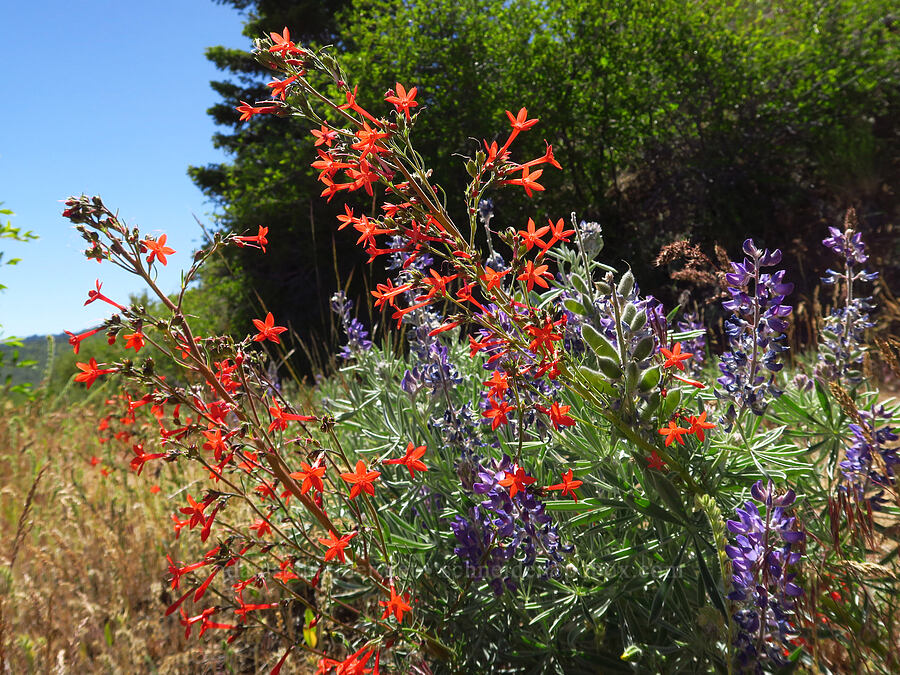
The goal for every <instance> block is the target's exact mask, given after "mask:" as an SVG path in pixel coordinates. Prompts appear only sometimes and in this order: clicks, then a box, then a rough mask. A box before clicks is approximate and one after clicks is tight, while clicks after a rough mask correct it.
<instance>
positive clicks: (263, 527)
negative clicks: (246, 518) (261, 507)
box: [250, 518, 272, 539]
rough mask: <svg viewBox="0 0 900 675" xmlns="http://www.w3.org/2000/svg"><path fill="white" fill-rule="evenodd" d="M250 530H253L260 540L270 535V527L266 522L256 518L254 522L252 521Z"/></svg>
mask: <svg viewBox="0 0 900 675" xmlns="http://www.w3.org/2000/svg"><path fill="white" fill-rule="evenodd" d="M250 529H251V530H254V531H255V532H256V536H257V537H259V538H260V539H261V538H262V537H264V536H265V535H267V534H271V533H272V526H271V525H270V524H269V521H268V520H265V519H263V518H257V519H256V520H255V521H253V524H252V525H251V526H250Z"/></svg>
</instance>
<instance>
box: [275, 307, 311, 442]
mask: <svg viewBox="0 0 900 675" xmlns="http://www.w3.org/2000/svg"><path fill="white" fill-rule="evenodd" d="M269 316H272V315H271V314H269ZM269 414H271V415H272V423H271V424H269V431H274V430H275V429H278V430H279V431H284V430H285V429H287V425H288V422H315V421H316V419H317V418H316V416H315V415H297V414H295V413H288V412H285V411H284V408H282V407H281V406H280V405H278V401H272V405H271V406H269Z"/></svg>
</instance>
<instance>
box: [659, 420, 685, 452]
mask: <svg viewBox="0 0 900 675" xmlns="http://www.w3.org/2000/svg"><path fill="white" fill-rule="evenodd" d="M659 433H661V434H662V435H663V436H665V437H666V447H667V448H668V447H669V446H670V445H672V441H678V443H679V444H680V445H684V439H683V438H682V436H684V435H685V434H686V433H688V430H687V429H685V428H684V427H680V426H678V423H677V422H676V421H675V420H671V421H670V422H669V426H668V427H663V428H662V429H660V430H659Z"/></svg>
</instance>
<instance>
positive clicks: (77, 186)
mask: <svg viewBox="0 0 900 675" xmlns="http://www.w3.org/2000/svg"><path fill="white" fill-rule="evenodd" d="M0 23H2V25H3V29H2V44H3V57H2V59H0V100H2V101H3V103H2V105H0V201H2V202H4V206H3V208H8V209H12V210H13V211H14V212H15V214H16V215H15V216H13V217H12V218H11V219H10V220H11V222H12V223H13V225H15V226H20V227H22V228H24V229H29V230H33V231H34V232H35V233H36V234H38V235H40V239H39V240H37V241H34V242H31V243H28V244H16V243H9V242H7V241H6V240H2V241H0V250H2V251H4V259H6V258H8V257H20V258H22V262H21V263H19V264H18V265H17V266H3V267H0V283H3V284H6V286H7V287H8V288H7V290H6V291H3V292H2V293H0V325H2V328H0V332H2V334H3V335H7V336H8V335H18V336H22V337H24V336H28V335H32V334H36V333H60V332H62V331H63V330H71V331H77V330H80V329H84V328H87V327H89V326H92V325H96V324H97V323H98V322H99V321H100V320H102V319H103V318H105V316H106V311H105V309H107V308H108V307H105V306H104V305H103V304H102V303H94V304H91V305H88V306H87V307H83V306H82V305H83V302H84V300H86V299H87V293H88V290H89V289H91V288H93V286H94V280H95V279H97V278H99V279H100V280H101V281H103V283H104V285H103V290H104V293H105V294H107V295H109V296H110V297H112V298H113V299H116V300H119V301H125V300H127V298H128V295H129V293H132V292H136V291H138V290H140V289H141V286H140V284H139V283H138V282H137V280H136V278H134V277H129V276H128V275H127V274H125V273H124V272H121V271H120V270H118V268H115V267H113V266H112V265H111V264H109V263H103V264H100V265H98V264H97V263H96V262H91V261H87V260H85V258H84V257H83V256H82V254H81V251H82V250H83V248H84V246H83V245H82V243H81V239H80V238H79V236H78V234H77V233H76V232H75V231H74V229H72V227H71V226H70V225H69V223H68V221H66V220H64V219H63V218H62V217H61V215H60V213H61V212H62V209H63V208H64V207H63V205H62V204H61V203H59V200H62V199H65V198H66V197H67V196H69V195H70V194H76V195H77V194H80V193H82V192H84V193H85V194H88V195H93V194H99V195H101V196H102V197H103V199H104V201H105V202H106V203H107V205H109V206H110V207H111V208H113V209H118V210H119V215H120V216H121V217H123V218H124V219H125V220H126V221H127V222H129V223H133V224H135V225H138V226H140V227H141V229H142V231H144V232H147V233H151V234H160V233H162V232H166V233H167V234H168V242H167V244H168V245H169V246H171V247H172V248H175V249H177V251H178V253H177V254H176V255H174V256H171V257H170V259H169V265H168V270H166V272H165V273H164V274H162V275H160V280H161V282H162V286H163V288H164V290H166V291H168V292H171V291H174V290H176V289H177V286H178V280H179V274H178V270H180V269H181V268H186V267H187V266H188V262H189V260H190V257H189V256H190V252H191V250H192V249H193V248H195V247H197V245H198V243H199V241H200V229H199V227H198V226H197V224H196V222H195V221H194V218H193V214H196V215H197V216H198V217H199V218H200V219H201V220H203V221H204V222H206V223H209V221H210V214H211V212H212V210H213V207H212V205H211V204H209V203H208V202H206V201H205V199H204V197H203V194H202V193H201V192H200V191H199V190H198V189H197V188H196V187H194V185H193V183H192V182H191V180H190V179H189V178H188V176H187V168H188V166H189V165H202V164H207V163H209V162H214V161H219V160H221V159H224V155H223V154H222V153H221V152H220V151H218V150H215V149H214V148H213V146H212V140H211V138H212V135H213V133H214V132H215V131H216V127H215V125H214V124H213V122H212V120H211V119H210V118H209V117H208V116H207V114H206V109H207V108H208V107H209V106H211V105H212V104H213V103H215V102H216V100H217V96H216V94H215V92H213V90H212V89H211V88H210V86H209V82H210V80H213V79H222V76H223V74H222V73H221V72H220V71H217V70H216V69H215V68H214V67H213V65H212V64H211V63H209V62H208V61H207V60H206V58H205V56H204V49H205V48H206V47H209V46H213V45H219V44H221V45H226V46H229V47H239V48H243V49H249V48H250V41H249V40H248V39H247V38H245V37H243V36H242V35H241V28H242V15H241V14H240V13H238V12H237V11H235V10H234V9H233V8H231V7H224V6H221V5H217V4H215V3H214V2H213V1H212V0H152V1H151V2H128V1H124V2H123V1H122V0H105V1H103V0H75V1H72V0H45V1H44V2H33V3H32V2H10V3H3V8H2V9H0Z"/></svg>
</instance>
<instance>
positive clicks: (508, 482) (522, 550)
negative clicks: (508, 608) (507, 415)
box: [451, 455, 580, 595]
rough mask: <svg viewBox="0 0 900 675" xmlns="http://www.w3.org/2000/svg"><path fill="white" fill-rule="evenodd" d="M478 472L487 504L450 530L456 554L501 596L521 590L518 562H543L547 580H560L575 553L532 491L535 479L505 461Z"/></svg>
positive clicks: (479, 467) (473, 576) (459, 518)
mask: <svg viewBox="0 0 900 675" xmlns="http://www.w3.org/2000/svg"><path fill="white" fill-rule="evenodd" d="M476 471H477V477H476V480H475V482H474V484H473V486H472V489H473V492H474V493H475V495H478V496H481V497H482V499H483V501H482V502H481V503H480V504H478V505H476V506H474V507H472V509H471V511H470V517H469V518H463V517H462V516H457V517H456V519H455V520H454V521H453V523H452V524H451V527H452V529H453V533H454V535H456V540H457V542H458V544H459V545H458V546H457V547H456V548H455V549H454V552H455V553H456V555H458V556H459V557H460V559H461V560H462V561H463V563H464V564H465V567H466V572H467V574H468V575H469V577H470V578H471V579H474V580H482V579H484V580H487V582H488V583H489V584H490V586H491V588H492V589H493V591H494V593H495V594H497V595H500V594H501V593H503V591H504V590H505V589H508V590H511V591H514V590H515V589H516V588H517V582H516V580H515V579H513V578H512V577H511V576H510V575H509V574H507V571H508V564H509V563H510V562H511V561H512V560H514V559H515V560H518V561H519V562H520V563H521V564H522V565H523V566H524V567H526V568H529V567H531V566H533V565H534V563H535V562H536V561H537V559H538V557H539V556H540V557H541V558H543V561H544V565H543V567H544V569H543V574H545V575H546V574H549V575H556V574H558V566H559V563H560V562H561V561H562V554H563V553H570V552H571V551H572V550H573V547H571V546H568V547H566V546H562V545H561V544H560V540H559V534H558V532H557V529H556V527H555V526H554V525H553V523H552V519H551V518H550V516H549V515H548V514H547V513H546V512H545V506H544V504H543V502H542V501H541V500H540V499H539V498H538V496H537V493H536V491H535V490H534V489H533V488H532V487H531V486H533V485H534V483H535V479H534V478H532V477H531V476H529V475H528V474H527V473H526V472H525V470H524V469H522V468H520V467H519V466H518V465H516V464H514V463H513V461H512V460H511V459H510V458H509V457H508V456H506V455H504V456H503V458H502V459H500V460H499V461H491V462H485V463H479V464H478V465H477V467H476ZM576 482H577V481H576ZM579 484H580V483H579ZM576 487H577V486H576ZM553 489H562V488H558V487H556V486H554V488H553Z"/></svg>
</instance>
